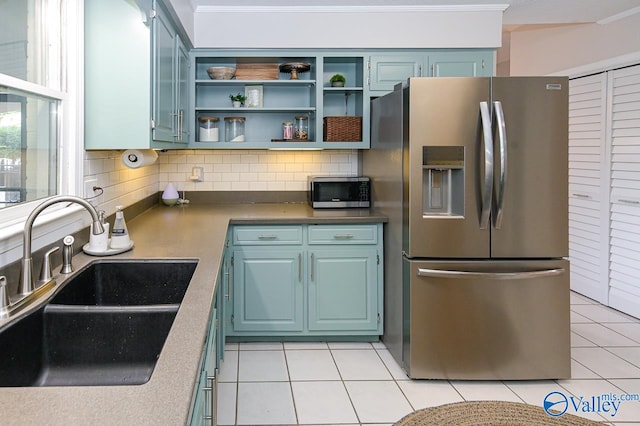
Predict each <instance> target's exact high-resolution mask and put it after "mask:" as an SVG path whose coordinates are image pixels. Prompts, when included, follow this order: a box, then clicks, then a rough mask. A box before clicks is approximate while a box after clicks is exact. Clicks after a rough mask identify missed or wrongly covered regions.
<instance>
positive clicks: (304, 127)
mask: <svg viewBox="0 0 640 426" xmlns="http://www.w3.org/2000/svg"><path fill="white" fill-rule="evenodd" d="M294 123H295V124H294V136H293V137H294V138H296V139H300V140H307V139H309V117H307V116H306V115H298V116H296V117H295V122H294Z"/></svg>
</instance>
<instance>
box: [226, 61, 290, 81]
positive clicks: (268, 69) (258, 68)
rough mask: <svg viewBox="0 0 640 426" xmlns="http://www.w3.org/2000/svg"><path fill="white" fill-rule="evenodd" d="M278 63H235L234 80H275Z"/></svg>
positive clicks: (277, 73)
mask: <svg viewBox="0 0 640 426" xmlns="http://www.w3.org/2000/svg"><path fill="white" fill-rule="evenodd" d="M279 76H280V70H279V69H278V64H242V63H240V64H237V65H236V80H277V79H278V77H279Z"/></svg>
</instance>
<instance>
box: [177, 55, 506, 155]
mask: <svg viewBox="0 0 640 426" xmlns="http://www.w3.org/2000/svg"><path fill="white" fill-rule="evenodd" d="M493 55H494V51H493V50H492V49H455V50H440V49H437V50H436V49H413V50H406V49H386V50H373V49H370V50H369V49H366V50H362V49H360V50H356V49H314V50H306V49H286V50H283V49H193V50H192V51H191V52H190V57H191V66H192V67H191V74H190V89H191V93H190V99H191V108H190V110H191V112H192V116H191V117H189V118H185V119H184V120H183V123H186V122H187V121H188V128H189V129H190V135H189V136H188V138H189V148H209V149H211V148H218V149H367V148H369V146H370V134H369V129H370V117H369V116H370V114H369V111H370V100H371V98H372V97H376V96H382V95H384V94H386V93H388V92H390V91H392V90H393V87H394V86H395V85H396V84H397V83H399V82H401V81H404V80H406V79H407V78H409V77H419V76H423V77H431V76H469V77H471V76H490V75H492V73H493ZM286 65H289V66H300V67H303V65H304V67H303V68H304V69H301V70H300V71H299V72H298V76H297V79H296V78H293V76H292V74H290V73H289V72H288V71H287V67H286ZM211 67H229V68H235V69H236V74H235V76H234V77H232V78H228V79H216V78H212V77H210V76H209V75H208V72H207V70H208V69H209V68H211ZM335 74H342V75H343V76H344V77H345V78H346V82H345V84H344V86H341V87H335V86H333V85H332V84H331V82H330V79H331V77H332V76H333V75H335ZM238 93H239V94H241V95H248V94H250V93H253V94H255V97H253V98H252V99H253V101H252V102H250V103H249V102H247V103H245V104H244V105H243V106H241V107H233V106H232V104H231V101H230V100H229V95H236V94H238ZM185 117H186V116H185ZM202 117H215V118H217V121H215V122H217V123H218V126H219V128H218V133H217V134H218V140H217V141H214V140H211V139H210V138H206V139H205V138H204V137H203V138H201V137H200V131H199V130H200V129H199V126H200V118H202ZM238 117H240V118H239V121H240V122H241V123H242V124H243V126H244V129H243V133H242V137H241V138H238V137H235V136H227V135H225V127H226V125H227V122H230V121H235V122H238ZM297 117H303V118H304V121H305V122H306V123H307V126H308V132H307V133H306V134H305V136H306V138H305V139H302V138H296V136H297V135H296V133H295V130H294V138H293V139H289V140H285V138H284V134H283V124H284V123H286V122H291V123H295V121H296V118H297ZM203 132H204V131H203ZM204 134H208V132H204Z"/></svg>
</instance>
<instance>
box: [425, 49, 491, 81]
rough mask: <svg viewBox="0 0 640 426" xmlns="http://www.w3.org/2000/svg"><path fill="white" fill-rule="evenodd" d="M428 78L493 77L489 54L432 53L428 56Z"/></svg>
mask: <svg viewBox="0 0 640 426" xmlns="http://www.w3.org/2000/svg"><path fill="white" fill-rule="evenodd" d="M428 66H429V74H428V76H429V77H489V76H491V75H493V54H492V53H491V52H487V51H483V50H478V51H465V52H455V51H454V52H451V51H442V52H433V53H430V54H429V64H428Z"/></svg>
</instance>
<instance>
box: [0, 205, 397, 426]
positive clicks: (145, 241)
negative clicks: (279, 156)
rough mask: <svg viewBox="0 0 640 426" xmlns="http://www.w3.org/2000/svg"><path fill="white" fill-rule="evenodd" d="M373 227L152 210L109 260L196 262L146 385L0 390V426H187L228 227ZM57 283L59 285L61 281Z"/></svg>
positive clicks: (264, 213)
mask: <svg viewBox="0 0 640 426" xmlns="http://www.w3.org/2000/svg"><path fill="white" fill-rule="evenodd" d="M374 222H386V217H385V216H383V215H379V214H377V213H376V212H375V211H374V210H368V209H352V210H313V209H311V208H310V207H309V206H308V205H307V204H209V205H188V206H184V207H165V206H157V207H154V208H152V209H151V210H149V211H148V212H145V213H143V214H141V215H140V216H138V217H136V218H134V219H133V220H129V221H127V225H128V228H129V233H130V235H131V239H132V240H133V241H134V243H135V246H134V248H133V250H131V251H129V252H127V253H123V254H120V255H117V256H111V257H110V259H115V258H120V259H158V258H161V259H164V258H169V259H177V258H180V259H197V260H198V266H197V268H196V270H195V272H194V275H193V278H192V279H191V283H190V284H189V288H188V289H187V292H186V294H185V296H184V299H183V301H182V303H181V305H180V309H179V310H178V313H177V315H176V318H175V320H174V323H173V326H172V327H171V331H170V333H169V335H168V337H167V341H166V343H165V345H164V348H163V349H162V352H161V354H160V357H159V359H158V362H157V364H156V367H155V369H154V371H153V374H152V376H151V379H150V380H149V381H148V382H147V383H145V384H143V385H138V386H72V387H24V388H0V424H2V425H34V424H41V425H65V426H69V425H96V424H97V425H154V426H157V425H163V426H164V425H183V424H186V423H188V421H189V418H188V417H189V412H190V408H191V398H192V395H193V390H194V387H195V386H196V382H197V378H198V373H199V363H200V359H201V353H202V349H203V344H204V340H205V334H206V329H207V322H208V319H209V315H210V311H211V305H212V300H213V295H214V290H215V281H216V277H217V276H218V268H219V266H220V261H221V258H222V254H223V251H224V243H225V237H226V234H227V229H228V226H229V225H230V224H245V225H249V224H293V223H319V224H322V223H374ZM96 259H100V258H98V257H91V256H88V255H86V254H84V253H80V254H77V255H76V256H75V257H74V266H75V268H76V270H78V269H80V268H81V267H83V266H84V265H86V264H87V263H89V262H91V261H94V260H96ZM58 281H59V282H60V285H63V284H64V277H61V278H60V279H59V280H58ZM0 350H1V349H0Z"/></svg>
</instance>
